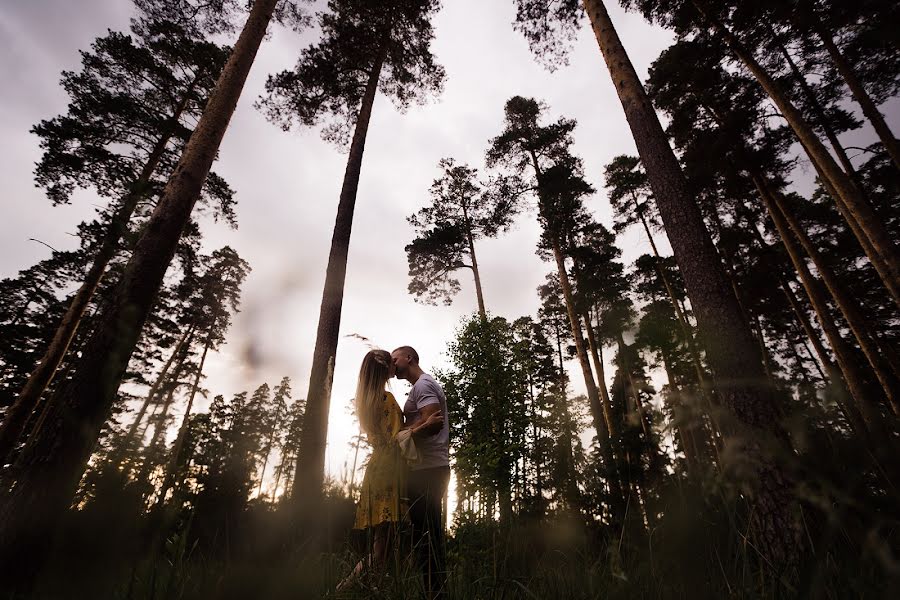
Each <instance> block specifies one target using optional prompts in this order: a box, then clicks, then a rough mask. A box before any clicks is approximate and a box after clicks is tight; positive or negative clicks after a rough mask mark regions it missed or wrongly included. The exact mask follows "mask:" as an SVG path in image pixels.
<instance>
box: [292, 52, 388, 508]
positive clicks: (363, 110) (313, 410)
mask: <svg viewBox="0 0 900 600" xmlns="http://www.w3.org/2000/svg"><path fill="white" fill-rule="evenodd" d="M386 53H387V44H386V43H385V45H383V46H382V48H381V49H380V50H379V54H378V56H377V57H376V58H375V61H374V62H373V64H372V68H371V70H370V71H369V79H368V82H367V83H366V90H365V93H364V94H363V97H362V102H361V103H360V107H359V114H358V115H357V118H356V129H355V131H354V132H353V140H352V142H351V144H350V155H349V156H348V158H347V168H346V171H345V172H344V183H343V186H342V188H341V195H340V201H339V202H338V212H337V218H336V219H335V223H334V234H333V236H332V238H331V251H330V253H329V255H328V266H327V268H326V271H325V288H324V290H323V291H322V304H321V307H320V309H319V325H318V329H317V331H316V346H315V350H314V351H313V363H312V368H311V370H310V375H309V391H308V393H307V394H308V395H307V400H306V416H305V417H304V427H303V431H302V433H301V435H300V444H299V451H298V452H297V469H296V473H295V475H294V482H293V486H294V491H293V493H292V495H291V496H292V498H293V499H294V500H295V501H296V502H298V503H299V504H298V508H306V504H307V503H308V506H309V507H310V508H311V507H313V506H315V505H316V504H317V503H318V502H319V500H320V499H321V495H322V484H323V481H324V476H325V471H324V470H325V443H326V439H327V436H328V410H329V407H330V405H331V384H332V379H333V377H334V364H335V358H336V356H335V355H336V353H337V343H338V334H339V331H340V325H341V308H342V306H343V301H344V280H345V279H346V275H347V255H348V252H349V248H350V230H351V229H352V226H353V210H354V208H355V206H356V193H357V189H358V188H359V177H360V172H361V170H362V159H363V151H364V150H365V145H366V133H367V132H368V128H369V119H370V118H371V116H372V105H373V104H374V102H375V94H376V92H377V91H378V78H379V76H380V75H381V69H382V66H383V64H384V60H385V57H386Z"/></svg>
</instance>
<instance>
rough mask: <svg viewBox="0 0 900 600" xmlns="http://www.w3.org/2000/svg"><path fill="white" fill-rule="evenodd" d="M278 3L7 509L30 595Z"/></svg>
mask: <svg viewBox="0 0 900 600" xmlns="http://www.w3.org/2000/svg"><path fill="white" fill-rule="evenodd" d="M276 3H277V0H256V1H255V2H254V3H253V7H252V8H251V10H250V15H249V17H248V19H247V23H246V25H245V26H244V29H243V31H242V32H241V35H240V37H239V38H238V40H237V43H236V44H235V46H234V49H233V51H232V53H231V55H230V56H229V58H228V61H227V63H226V65H225V68H224V69H223V71H222V73H221V75H220V76H219V79H218V81H217V83H216V88H215V90H214V91H213V93H212V95H211V97H210V98H209V101H208V102H207V104H206V108H205V110H204V112H203V115H202V116H201V118H200V121H199V123H198V124H197V127H196V129H195V130H194V132H193V133H192V134H191V138H190V140H189V141H188V143H187V147H186V148H185V150H184V153H183V155H182V157H181V160H180V161H179V163H178V166H177V167H176V168H175V171H174V172H173V174H172V176H171V177H170V179H169V182H168V183H167V184H166V188H165V190H164V192H163V195H162V198H161V200H160V201H159V203H158V204H157V206H156V208H155V209H154V211H153V214H152V215H151V217H150V219H149V220H148V222H147V225H146V227H145V228H144V231H143V235H142V236H141V238H140V240H138V242H137V244H136V245H135V248H134V251H133V253H132V255H131V258H130V260H129V261H128V265H127V266H126V268H125V272H124V274H123V276H122V280H121V282H120V284H119V287H118V290H117V295H116V300H115V301H114V302H113V303H112V304H111V306H110V308H109V310H107V311H106V313H105V314H104V318H103V323H102V324H101V325H100V326H99V327H98V328H97V330H96V331H95V332H94V334H93V335H92V336H91V338H90V339H89V340H88V341H87V343H86V344H85V348H84V351H83V355H82V358H81V360H80V362H79V366H78V369H77V370H76V372H75V374H74V376H73V378H72V380H70V381H68V382H67V383H66V385H65V386H64V387H63V388H61V389H60V390H59V392H58V395H57V397H56V398H55V400H56V401H55V402H54V404H55V407H54V412H55V413H56V415H55V417H56V418H55V419H54V421H53V422H51V423H47V425H45V427H44V428H43V429H42V431H41V432H40V435H39V439H38V440H36V442H35V443H34V444H33V445H32V446H31V451H29V452H27V453H23V454H22V455H20V456H19V460H18V461H17V467H18V468H17V472H18V473H21V475H20V476H19V478H18V480H17V481H16V483H15V487H14V488H13V489H12V490H11V492H10V493H8V494H6V497H5V498H4V499H3V501H2V504H0V539H3V540H4V542H5V543H4V544H3V547H2V549H0V580H3V581H4V583H5V584H6V586H7V589H8V590H14V589H23V590H27V588H28V587H29V586H30V584H31V582H32V580H33V577H34V574H35V573H36V571H37V569H39V568H40V567H41V566H42V564H43V560H44V558H45V556H46V552H47V550H48V549H49V547H50V544H51V543H52V540H53V535H54V533H55V531H56V529H57V525H58V523H59V520H60V518H61V517H62V516H63V514H64V513H65V511H66V509H67V508H68V506H69V503H70V501H71V499H72V497H73V495H74V493H75V489H76V487H77V485H78V481H79V480H80V479H81V475H82V474H83V472H84V468H85V465H86V463H87V460H88V458H89V456H90V453H91V451H92V449H93V447H94V444H95V443H96V441H97V437H98V435H99V432H100V429H101V427H102V426H103V423H104V422H105V421H106V419H107V418H108V417H109V412H110V408H111V406H112V403H113V400H114V399H115V395H116V390H117V389H118V386H119V383H120V382H121V380H122V375H123V374H124V372H125V369H126V367H127V365H128V360H129V358H130V356H131V353H132V352H133V350H134V347H135V344H136V343H137V340H138V337H139V335H140V330H141V327H142V325H143V323H144V321H145V320H146V318H147V315H148V314H149V312H150V309H151V308H152V306H153V303H154V300H155V298H156V295H157V293H158V291H159V288H160V285H161V284H162V280H163V277H164V275H165V272H166V269H167V268H168V266H169V263H170V262H171V260H172V256H173V255H174V253H175V249H176V247H177V245H178V240H179V238H180V237H181V233H182V231H183V230H184V227H185V226H186V225H187V223H188V221H189V219H190V214H191V211H192V209H193V207H194V204H195V203H196V201H197V198H199V196H200V191H201V189H202V187H203V182H204V181H205V180H206V176H207V174H208V173H209V169H210V166H211V165H212V162H213V160H214V159H215V157H216V153H217V152H218V150H219V145H220V143H221V141H222V137H223V136H224V135H225V131H226V129H227V128H228V123H229V121H230V120H231V116H232V114H233V113H234V109H235V107H236V105H237V102H238V99H239V98H240V95H241V91H242V90H243V87H244V82H245V81H246V79H247V74H248V73H249V71H250V67H251V65H252V64H253V61H254V59H255V57H256V52H257V50H258V49H259V45H260V43H261V42H262V40H263V37H264V36H265V33H266V28H267V26H268V24H269V21H270V20H271V17H272V13H273V11H274V9H275V5H276Z"/></svg>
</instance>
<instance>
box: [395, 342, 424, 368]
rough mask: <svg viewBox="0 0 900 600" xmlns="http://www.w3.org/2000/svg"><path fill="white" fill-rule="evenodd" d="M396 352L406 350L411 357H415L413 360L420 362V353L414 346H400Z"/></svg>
mask: <svg viewBox="0 0 900 600" xmlns="http://www.w3.org/2000/svg"><path fill="white" fill-rule="evenodd" d="M394 352H405V353H406V354H409V355H410V357H411V358H412V359H413V361H415V363H416V364H419V353H418V352H416V349H415V348H413V347H412V346H400V347H399V348H397V349H396V350H394Z"/></svg>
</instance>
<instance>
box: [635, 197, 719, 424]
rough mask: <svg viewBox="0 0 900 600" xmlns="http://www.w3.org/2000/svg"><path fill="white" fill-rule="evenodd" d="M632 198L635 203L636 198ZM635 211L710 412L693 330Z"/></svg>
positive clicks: (655, 248) (651, 240)
mask: <svg viewBox="0 0 900 600" xmlns="http://www.w3.org/2000/svg"><path fill="white" fill-rule="evenodd" d="M634 200H635V204H637V199H634ZM638 208H639V207H638ZM637 213H638V216H639V217H640V218H641V224H642V225H643V226H644V231H645V232H646V233H647V239H649V240H650V247H651V248H652V249H653V256H655V257H656V272H657V273H658V274H659V278H660V279H661V280H662V282H663V285H664V286H665V287H666V294H668V296H669V301H670V302H671V303H672V308H673V309H674V310H675V316H676V317H677V318H678V323H679V324H680V325H681V332H682V334H683V335H684V339H685V342H687V347H688V352H689V353H690V355H691V362H692V363H693V365H694V372H695V373H696V374H697V387H698V388H699V389H700V395H701V396H702V397H703V400H704V402H705V403H706V405H707V409H708V410H710V412H712V406H713V401H712V398H711V397H710V390H709V383H708V382H707V381H706V375H704V373H703V364H702V363H701V362H700V350H699V349H698V348H697V343H696V341H695V340H694V332H693V331H692V330H691V325H690V324H689V323H688V321H687V317H686V316H685V313H684V310H683V309H682V306H681V304H680V303H679V302H678V298H677V297H676V296H675V291H674V290H673V289H672V284H671V283H669V278H668V277H666V273H665V271H664V270H663V268H662V264H661V262H660V261H661V257H660V256H659V250H658V249H657V247H656V241H655V240H654V239H653V233H652V232H651V231H650V225H649V224H648V223H647V219H646V218H645V217H644V213H643V211H641V210H638V211H637Z"/></svg>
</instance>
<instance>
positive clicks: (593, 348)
mask: <svg viewBox="0 0 900 600" xmlns="http://www.w3.org/2000/svg"><path fill="white" fill-rule="evenodd" d="M583 318H584V324H585V329H586V330H587V342H588V349H589V350H590V352H591V359H592V361H593V363H594V370H595V371H596V372H597V380H598V381H599V380H601V379H605V377H606V374H605V371H604V369H603V362H602V361H601V360H600V352H599V351H598V349H597V340H596V338H595V336H594V326H593V322H592V321H591V316H590V314H589V313H585V314H584V315H583ZM597 387H598V391H599V392H600V401H601V402H602V405H603V418H604V419H605V420H606V427H607V428H608V429H609V434H610V435H611V436H612V437H613V439H615V438H617V437H619V431H618V428H617V427H616V424H615V422H614V421H613V417H612V404H611V403H610V400H609V390H607V389H606V381H604V382H603V383H602V384H600V383H598V385H597Z"/></svg>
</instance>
